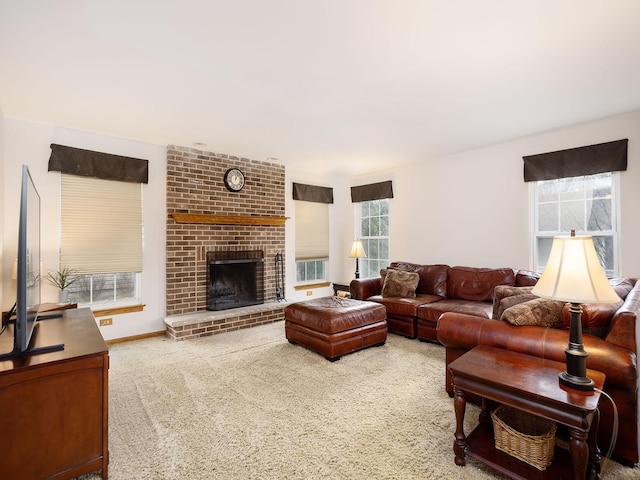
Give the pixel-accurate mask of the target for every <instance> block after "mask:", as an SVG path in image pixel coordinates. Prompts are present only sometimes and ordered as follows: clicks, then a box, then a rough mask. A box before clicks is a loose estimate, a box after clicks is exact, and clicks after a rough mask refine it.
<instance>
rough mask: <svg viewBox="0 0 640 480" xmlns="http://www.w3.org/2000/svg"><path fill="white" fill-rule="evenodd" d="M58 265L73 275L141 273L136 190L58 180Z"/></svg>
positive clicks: (70, 178)
mask: <svg viewBox="0 0 640 480" xmlns="http://www.w3.org/2000/svg"><path fill="white" fill-rule="evenodd" d="M61 183H62V188H61V223H62V231H61V245H60V264H61V265H64V266H67V267H69V268H71V269H72V270H74V271H75V272H76V273H78V274H97V273H123V272H141V271H142V185H141V184H140V183H133V182H120V181H113V180H102V179H97V178H92V177H82V176H77V175H66V174H62V175H61Z"/></svg>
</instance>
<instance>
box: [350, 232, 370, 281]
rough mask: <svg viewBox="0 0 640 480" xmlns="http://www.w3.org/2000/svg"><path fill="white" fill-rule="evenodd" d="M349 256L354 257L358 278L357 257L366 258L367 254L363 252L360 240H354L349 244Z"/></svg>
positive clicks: (358, 276)
mask: <svg viewBox="0 0 640 480" xmlns="http://www.w3.org/2000/svg"><path fill="white" fill-rule="evenodd" d="M349 258H355V259H356V278H360V270H359V269H358V259H359V258H367V254H366V253H365V252H364V247H363V246H362V241H361V240H354V241H353V245H351V251H350V252H349Z"/></svg>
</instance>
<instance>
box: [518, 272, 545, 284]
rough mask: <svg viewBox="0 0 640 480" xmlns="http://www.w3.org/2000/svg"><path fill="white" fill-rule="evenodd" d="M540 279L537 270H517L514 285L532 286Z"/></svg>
mask: <svg viewBox="0 0 640 480" xmlns="http://www.w3.org/2000/svg"><path fill="white" fill-rule="evenodd" d="M538 280H540V274H539V273H538V272H531V271H529V270H518V273H516V287H533V286H534V285H535V284H536V283H538Z"/></svg>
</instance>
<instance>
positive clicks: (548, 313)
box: [500, 298, 564, 328]
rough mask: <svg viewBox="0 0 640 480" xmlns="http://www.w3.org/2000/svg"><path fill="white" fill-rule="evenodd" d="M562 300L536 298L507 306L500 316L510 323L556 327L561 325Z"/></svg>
mask: <svg viewBox="0 0 640 480" xmlns="http://www.w3.org/2000/svg"><path fill="white" fill-rule="evenodd" d="M563 308H564V302H559V301H557V300H549V299H547V298H536V299H535V300H529V301H528V302H524V303H519V304H518V305H514V306H513V307H509V308H507V309H506V310H505V311H504V312H503V313H502V316H501V317H500V319H501V320H505V321H507V322H509V323H510V324H512V325H536V326H539V327H552V328H557V327H560V326H561V325H562V309H563Z"/></svg>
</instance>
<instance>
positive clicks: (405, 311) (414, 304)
mask: <svg viewBox="0 0 640 480" xmlns="http://www.w3.org/2000/svg"><path fill="white" fill-rule="evenodd" d="M367 300H368V301H370V302H377V303H380V304H382V305H384V307H385V308H386V309H387V314H391V315H400V316H403V317H415V316H416V310H417V308H418V307H419V306H420V305H422V304H425V303H432V302H438V301H439V300H442V297H438V296H437V295H423V294H421V293H419V294H417V295H416V296H415V298H400V297H387V298H384V297H383V296H382V295H374V296H372V297H369V298H367Z"/></svg>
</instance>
